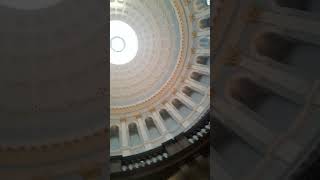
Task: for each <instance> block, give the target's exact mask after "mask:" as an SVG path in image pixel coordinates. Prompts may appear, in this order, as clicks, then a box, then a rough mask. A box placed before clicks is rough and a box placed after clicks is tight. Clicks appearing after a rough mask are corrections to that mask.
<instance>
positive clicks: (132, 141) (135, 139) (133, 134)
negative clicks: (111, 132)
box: [128, 123, 142, 146]
mask: <svg viewBox="0 0 320 180" xmlns="http://www.w3.org/2000/svg"><path fill="white" fill-rule="evenodd" d="M128 130H129V145H130V146H137V145H139V144H141V143H142V140H141V137H140V135H139V131H138V127H137V124H136V123H130V124H129V125H128Z"/></svg>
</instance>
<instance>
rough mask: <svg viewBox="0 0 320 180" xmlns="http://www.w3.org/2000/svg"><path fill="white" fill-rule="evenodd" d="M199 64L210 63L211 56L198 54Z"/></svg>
mask: <svg viewBox="0 0 320 180" xmlns="http://www.w3.org/2000/svg"><path fill="white" fill-rule="evenodd" d="M197 64H201V65H210V57H209V56H198V57H197Z"/></svg>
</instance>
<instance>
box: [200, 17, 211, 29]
mask: <svg viewBox="0 0 320 180" xmlns="http://www.w3.org/2000/svg"><path fill="white" fill-rule="evenodd" d="M199 27H200V29H208V28H210V18H209V17H207V18H203V19H201V20H200V21H199Z"/></svg>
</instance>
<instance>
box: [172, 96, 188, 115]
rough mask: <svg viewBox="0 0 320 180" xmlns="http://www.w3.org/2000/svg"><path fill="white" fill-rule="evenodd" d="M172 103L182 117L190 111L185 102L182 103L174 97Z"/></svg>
mask: <svg viewBox="0 0 320 180" xmlns="http://www.w3.org/2000/svg"><path fill="white" fill-rule="evenodd" d="M172 105H173V106H174V107H175V108H176V109H177V110H178V111H179V113H180V114H181V115H182V116H183V117H187V116H188V115H189V114H190V112H191V109H189V108H188V107H187V106H186V105H185V104H183V103H182V102H181V101H180V100H179V99H174V100H173V101H172Z"/></svg>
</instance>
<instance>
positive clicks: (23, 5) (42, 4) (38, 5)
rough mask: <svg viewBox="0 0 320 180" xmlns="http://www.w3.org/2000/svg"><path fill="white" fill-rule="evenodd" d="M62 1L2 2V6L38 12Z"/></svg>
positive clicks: (20, 0)
mask: <svg viewBox="0 0 320 180" xmlns="http://www.w3.org/2000/svg"><path fill="white" fill-rule="evenodd" d="M60 1H62V0H28V1H26V0H0V4H1V5H4V6H7V7H10V8H15V9H22V10H37V9H43V8H48V7H50V6H54V5H56V4H58V3H59V2H60Z"/></svg>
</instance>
